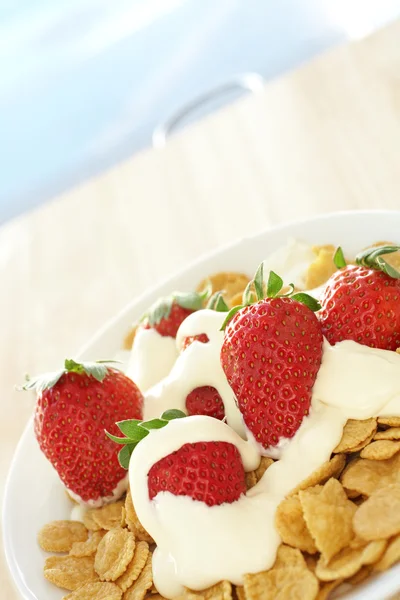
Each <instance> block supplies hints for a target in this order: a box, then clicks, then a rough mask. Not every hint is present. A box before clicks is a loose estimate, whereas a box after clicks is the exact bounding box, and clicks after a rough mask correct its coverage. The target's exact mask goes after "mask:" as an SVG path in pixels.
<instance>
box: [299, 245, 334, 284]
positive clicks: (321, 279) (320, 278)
mask: <svg viewBox="0 0 400 600" xmlns="http://www.w3.org/2000/svg"><path fill="white" fill-rule="evenodd" d="M313 251H314V253H315V254H316V255H317V257H316V259H315V260H314V262H312V263H311V265H310V266H309V268H308V271H307V275H306V282H305V284H306V289H307V290H312V289H313V288H316V287H319V286H320V285H322V284H323V283H325V282H326V281H327V280H328V279H329V277H330V276H331V275H332V274H333V273H334V272H335V271H336V266H335V263H334V262H333V255H334V254H335V247H334V246H331V245H327V246H314V247H313Z"/></svg>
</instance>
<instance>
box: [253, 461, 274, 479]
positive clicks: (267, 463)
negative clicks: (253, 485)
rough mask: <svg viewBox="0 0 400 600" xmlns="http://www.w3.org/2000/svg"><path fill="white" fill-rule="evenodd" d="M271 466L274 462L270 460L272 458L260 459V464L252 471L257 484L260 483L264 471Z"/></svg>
mask: <svg viewBox="0 0 400 600" xmlns="http://www.w3.org/2000/svg"><path fill="white" fill-rule="evenodd" d="M273 464H274V461H273V460H272V458H268V456H262V457H261V460H260V464H259V465H258V467H257V469H256V470H255V471H254V472H255V474H256V478H257V482H258V481H260V479H261V478H262V476H263V475H264V473H265V471H266V470H267V469H269V467H270V466H271V465H273Z"/></svg>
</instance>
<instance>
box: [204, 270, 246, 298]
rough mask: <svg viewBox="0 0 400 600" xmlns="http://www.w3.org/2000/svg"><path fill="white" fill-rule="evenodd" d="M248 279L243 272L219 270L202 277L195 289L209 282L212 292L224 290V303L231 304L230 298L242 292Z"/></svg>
mask: <svg viewBox="0 0 400 600" xmlns="http://www.w3.org/2000/svg"><path fill="white" fill-rule="evenodd" d="M249 281H250V280H249V278H248V276H247V275H244V274H243V273H236V272H234V271H232V272H230V271H226V272H220V273H215V274H214V275H210V276H209V277H207V279H203V281H201V282H200V283H199V285H198V286H197V291H202V290H204V289H205V288H206V287H207V285H209V284H210V283H211V287H212V293H214V292H224V293H223V296H224V299H225V301H226V303H227V304H231V299H232V298H233V297H234V296H236V295H237V294H239V293H240V294H242V293H243V292H244V289H245V287H246V286H247V284H248V283H249Z"/></svg>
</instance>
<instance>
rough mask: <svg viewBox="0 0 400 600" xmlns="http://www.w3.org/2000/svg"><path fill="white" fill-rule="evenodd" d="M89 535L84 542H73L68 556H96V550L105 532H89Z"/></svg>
mask: <svg viewBox="0 0 400 600" xmlns="http://www.w3.org/2000/svg"><path fill="white" fill-rule="evenodd" d="M90 533H91V535H90V536H89V538H88V539H87V540H86V542H74V543H73V544H72V547H71V550H70V551H69V554H70V556H92V555H93V554H96V550H97V547H98V545H99V544H100V541H101V540H102V539H103V537H104V535H105V533H106V532H105V531H91V532H90Z"/></svg>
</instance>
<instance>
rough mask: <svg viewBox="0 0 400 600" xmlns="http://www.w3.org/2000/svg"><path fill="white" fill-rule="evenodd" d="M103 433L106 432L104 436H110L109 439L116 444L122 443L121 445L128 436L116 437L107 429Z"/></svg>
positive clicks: (124, 443) (125, 441) (126, 440)
mask: <svg viewBox="0 0 400 600" xmlns="http://www.w3.org/2000/svg"><path fill="white" fill-rule="evenodd" d="M105 434H106V436H107V437H108V438H110V440H112V441H113V442H115V443H116V444H122V445H123V446H125V445H126V443H127V442H128V438H127V437H124V438H123V437H117V436H116V435H113V434H112V433H108V431H106V432H105ZM132 441H133V440H132Z"/></svg>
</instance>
